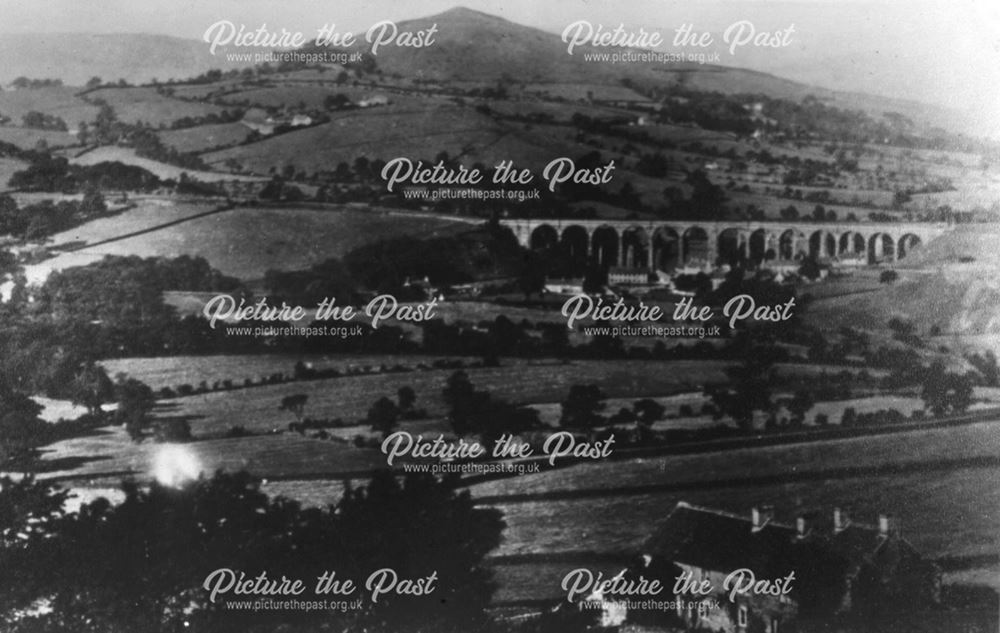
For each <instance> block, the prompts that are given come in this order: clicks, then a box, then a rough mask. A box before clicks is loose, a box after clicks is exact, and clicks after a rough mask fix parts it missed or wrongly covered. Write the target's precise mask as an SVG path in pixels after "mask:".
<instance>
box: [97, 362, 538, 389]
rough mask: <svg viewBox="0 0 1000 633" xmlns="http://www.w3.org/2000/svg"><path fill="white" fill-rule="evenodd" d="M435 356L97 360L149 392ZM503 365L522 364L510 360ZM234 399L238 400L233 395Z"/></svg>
mask: <svg viewBox="0 0 1000 633" xmlns="http://www.w3.org/2000/svg"><path fill="white" fill-rule="evenodd" d="M436 358H438V357H429V356H415V355H413V354H405V355H404V354H399V355H393V354H378V355H355V354H337V355H312V356H307V355H292V354H233V355H219V356H163V357H158V358H117V359H111V360H104V361H101V365H103V366H104V368H105V369H106V370H107V372H108V375H110V376H115V375H116V374H117V373H118V372H123V373H125V374H128V375H129V376H130V377H132V378H136V379H138V380H141V381H142V382H144V383H146V384H147V385H149V386H150V387H152V388H153V389H161V388H163V387H171V388H176V387H177V385H182V384H189V385H193V386H197V385H198V383H200V382H201V381H203V380H204V381H206V382H208V384H209V385H211V384H212V383H213V382H215V381H217V380H225V379H229V380H232V381H233V382H234V383H236V384H237V385H240V384H242V383H243V379H244V378H252V379H254V380H257V379H259V378H260V377H261V376H269V375H271V374H274V373H282V374H292V373H293V370H294V368H295V363H297V362H298V361H302V362H303V363H306V364H307V365H308V366H310V367H312V368H313V369H331V368H334V369H337V370H338V371H341V372H342V373H344V372H347V371H349V370H352V369H355V370H360V369H363V368H364V367H374V368H378V367H380V366H381V365H388V366H389V367H395V366H396V365H403V366H405V367H413V368H415V367H416V366H417V365H418V364H421V363H423V364H427V365H429V364H431V363H432V362H434V360H435V359H436ZM506 362H507V364H520V363H522V362H523V361H520V360H518V359H510V360H508V361H506ZM234 397H238V394H237V396H234Z"/></svg>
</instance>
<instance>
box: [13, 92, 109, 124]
mask: <svg viewBox="0 0 1000 633" xmlns="http://www.w3.org/2000/svg"><path fill="white" fill-rule="evenodd" d="M77 92H79V89H78V88H71V87H64V86H60V87H50V88H34V89H27V90H4V91H3V92H0V113H3V114H4V115H5V116H9V117H10V118H11V119H12V120H13V122H14V123H16V124H20V123H21V118H22V117H23V116H24V115H25V114H27V113H28V112H31V111H32V110H35V111H37V112H44V113H46V114H51V115H54V116H57V117H59V118H61V119H62V120H63V121H65V122H66V125H67V126H69V128H70V129H71V130H74V129H76V128H77V126H79V125H80V123H81V122H82V121H88V122H89V121H93V120H94V119H95V118H96V117H97V107H96V106H94V105H91V104H89V103H87V102H86V101H84V100H83V99H81V98H80V97H78V96H76V93H77Z"/></svg>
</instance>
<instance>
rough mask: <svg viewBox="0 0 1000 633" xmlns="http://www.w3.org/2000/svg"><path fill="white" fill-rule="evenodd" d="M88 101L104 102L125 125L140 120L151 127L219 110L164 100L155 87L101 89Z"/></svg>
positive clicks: (216, 107)
mask: <svg viewBox="0 0 1000 633" xmlns="http://www.w3.org/2000/svg"><path fill="white" fill-rule="evenodd" d="M87 98H88V99H91V100H93V99H103V100H105V101H107V102H108V104H109V105H110V106H111V107H112V108H113V109H114V111H115V114H117V115H118V118H119V119H120V120H122V121H125V122H126V123H138V122H139V121H142V122H144V123H148V124H150V125H152V126H153V127H158V126H159V125H160V124H161V123H163V124H165V125H167V126H169V125H170V124H171V123H173V122H174V121H176V120H177V119H182V118H184V117H202V116H206V115H208V114H211V113H213V112H214V113H216V114H218V113H219V112H222V108H220V107H218V106H215V105H212V104H210V103H192V102H190V101H181V100H180V99H174V98H172V97H167V96H164V95H161V94H160V93H158V92H156V89H155V88H148V87H138V88H101V89H100V90H95V91H93V92H91V93H88V95H87Z"/></svg>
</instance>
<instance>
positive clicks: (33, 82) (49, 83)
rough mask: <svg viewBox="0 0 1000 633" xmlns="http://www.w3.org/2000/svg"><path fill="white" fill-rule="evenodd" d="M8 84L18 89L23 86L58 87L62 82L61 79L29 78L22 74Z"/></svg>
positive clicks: (32, 87)
mask: <svg viewBox="0 0 1000 633" xmlns="http://www.w3.org/2000/svg"><path fill="white" fill-rule="evenodd" d="M10 84H11V85H12V86H14V87H15V88H17V89H18V90H22V89H24V88H31V89H36V88H59V87H61V86H62V85H63V82H62V79H30V78H28V77H25V76H23V75H22V76H20V77H18V78H16V79H15V80H14V81H12V82H10Z"/></svg>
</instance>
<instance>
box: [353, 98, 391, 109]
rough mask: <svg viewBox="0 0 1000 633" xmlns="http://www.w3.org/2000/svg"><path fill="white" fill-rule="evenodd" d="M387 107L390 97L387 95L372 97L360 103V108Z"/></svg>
mask: <svg viewBox="0 0 1000 633" xmlns="http://www.w3.org/2000/svg"><path fill="white" fill-rule="evenodd" d="M386 105H389V97H387V96H385V95H372V96H371V97H367V98H365V99H362V100H361V101H359V102H358V107H359V108H374V107H377V106H386Z"/></svg>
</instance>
